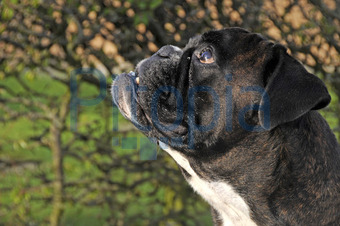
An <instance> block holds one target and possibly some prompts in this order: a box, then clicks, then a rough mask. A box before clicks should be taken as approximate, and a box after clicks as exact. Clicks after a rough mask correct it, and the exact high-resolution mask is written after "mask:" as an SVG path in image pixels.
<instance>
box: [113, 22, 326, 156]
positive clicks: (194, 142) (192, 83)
mask: <svg viewBox="0 0 340 226" xmlns="http://www.w3.org/2000/svg"><path fill="white" fill-rule="evenodd" d="M112 94H113V100H114V102H115V104H116V105H117V106H118V108H119V109H120V111H121V112H122V114H123V115H124V116H125V117H126V118H128V119H129V120H131V121H132V122H133V123H134V124H135V126H136V127H137V128H138V129H140V130H141V131H142V132H143V133H144V134H145V135H146V136H148V137H150V138H154V139H155V140H160V141H162V142H166V143H168V144H169V145H170V146H176V149H178V150H184V151H188V152H189V151H193V150H196V151H197V150H200V149H205V148H209V147H210V146H212V145H214V144H216V143H217V142H219V140H220V139H223V140H224V142H227V143H230V142H237V141H238V140H241V139H242V137H244V136H246V135H247V134H248V133H250V132H258V133H260V132H262V131H266V130H272V129H274V128H276V127H278V126H280V125H281V124H284V123H287V122H290V121H294V120H296V119H298V118H299V117H301V116H302V115H304V114H306V113H307V112H309V111H310V110H316V109H320V108H323V107H325V106H327V105H328V103H329V102H330V96H329V94H328V91H327V89H326V87H325V85H324V84H323V82H322V81H321V80H320V79H319V78H317V77H316V76H314V75H312V74H310V73H308V72H307V71H306V70H305V68H304V67H303V66H302V65H301V64H300V63H299V62H298V61H297V60H295V59H294V58H292V57H291V56H289V55H288V54H287V53H286V48H285V47H283V46H282V45H280V44H274V43H272V42H270V41H268V40H267V39H265V38H264V37H262V36H261V35H258V34H254V33H250V32H248V31H246V30H244V29H241V28H228V29H224V30H218V31H210V32H207V33H204V34H203V35H200V36H197V37H194V38H192V39H191V40H190V41H189V42H188V44H187V45H186V46H185V48H183V49H180V48H178V47H176V46H171V45H167V46H164V47H162V48H161V49H159V51H158V52H156V53H155V54H154V55H152V56H151V57H150V58H147V59H144V60H142V61H141V62H140V63H139V64H138V65H137V67H136V70H135V71H134V72H130V73H124V74H121V75H119V76H118V77H117V78H116V79H115V81H114V82H113V86H112Z"/></svg>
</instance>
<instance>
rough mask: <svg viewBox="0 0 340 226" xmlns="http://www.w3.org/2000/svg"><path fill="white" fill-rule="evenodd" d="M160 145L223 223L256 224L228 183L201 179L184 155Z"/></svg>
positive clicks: (162, 144) (240, 198) (242, 201)
mask: <svg viewBox="0 0 340 226" xmlns="http://www.w3.org/2000/svg"><path fill="white" fill-rule="evenodd" d="M160 147H161V148H162V149H163V150H164V151H166V152H167V153H169V154H170V156H171V157H172V158H173V159H174V160H175V161H176V162H177V164H179V165H180V166H181V167H182V168H183V169H185V170H186V171H187V172H188V173H189V174H190V175H191V177H190V178H189V179H188V182H189V184H190V185H191V186H192V187H193V189H194V190H195V191H196V192H197V193H198V194H200V195H201V196H202V197H203V198H204V199H205V200H206V201H207V202H208V203H209V204H210V205H211V206H212V207H214V209H215V210H217V211H218V213H219V214H220V216H221V218H222V221H223V225H237V226H239V225H256V224H255V223H254V222H253V221H252V220H251V218H250V214H249V212H250V211H249V207H248V205H247V204H246V202H245V201H244V200H243V199H242V197H241V196H240V195H239V194H237V193H236V192H235V190H234V189H233V187H232V186H231V185H230V184H228V183H226V182H209V181H206V180H203V179H202V178H200V177H199V176H198V175H197V174H196V173H195V171H194V170H193V169H192V168H191V166H190V163H189V161H188V160H187V159H186V158H185V157H184V155H182V154H181V153H179V152H178V151H176V150H174V149H172V148H170V147H169V146H167V145H166V144H164V143H162V142H160Z"/></svg>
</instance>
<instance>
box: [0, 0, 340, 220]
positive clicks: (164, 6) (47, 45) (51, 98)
mask: <svg viewBox="0 0 340 226" xmlns="http://www.w3.org/2000/svg"><path fill="white" fill-rule="evenodd" d="M339 10H340V3H339V1H334V0H311V1H309V2H307V1H303V0H299V1H293V0H285V1H269V0H266V1H241V0H224V1H221V0H214V1H208V0H200V1H198V0H186V1H179V0H175V1H162V0H148V1H136V0H127V1H118V0H103V1H92V0H88V1H83V0H72V1H69V0H56V1H53V0H46V1H41V0H34V1H28V0H4V1H2V2H1V3H0V12H1V21H0V49H1V51H0V124H1V128H2V129H1V130H0V169H1V177H0V194H1V196H0V203H1V205H0V224H5V225H26V224H32V225H38V224H39V225H40V224H43V225H44V224H51V225H167V224H171V225H187V224H188V225H209V224H211V220H210V216H209V207H208V205H207V204H206V203H204V202H203V201H202V200H201V199H200V198H199V197H198V196H197V195H196V194H194V193H193V192H192V190H191V189H190V188H189V186H188V185H187V184H186V183H185V182H184V180H183V179H182V176H181V175H180V172H179V171H178V169H177V167H176V165H175V164H174V162H173V161H172V160H171V159H170V158H169V157H168V156H167V155H165V154H163V152H160V151H159V150H158V157H157V161H141V160H140V159H139V150H140V149H143V148H142V145H141V144H142V142H143V139H145V138H144V137H143V136H142V135H140V134H139V133H138V132H137V131H136V130H135V129H134V128H133V126H132V125H131V124H130V123H128V122H127V121H125V120H124V119H123V118H122V117H121V116H119V120H118V121H119V123H118V124H119V131H115V130H113V128H114V125H115V121H114V117H113V116H115V115H117V109H116V108H113V107H112V103H111V100H110V96H109V95H107V96H106V98H105V100H103V101H101V102H100V103H98V104H97V105H95V106H91V107H80V108H79V109H78V115H77V125H78V127H77V131H72V130H71V128H70V107H69V106H70V96H71V90H70V86H69V83H70V75H71V72H72V71H73V70H74V69H77V68H88V67H91V68H97V69H98V70H100V71H101V72H102V73H103V74H104V75H105V76H106V79H107V84H110V82H111V80H112V78H111V76H110V75H111V74H115V73H121V72H123V71H129V70H132V69H133V65H135V64H136V63H137V62H138V61H139V60H141V59H143V58H145V57H147V56H149V55H151V54H152V53H154V52H155V51H157V50H158V48H159V47H161V46H163V45H165V44H174V45H177V46H180V47H184V45H185V44H186V43H187V41H188V39H189V38H191V37H192V36H194V35H195V34H198V33H202V32H204V31H206V30H210V29H214V28H215V29H220V28H222V27H230V26H241V27H244V28H247V29H249V30H252V31H254V32H260V33H262V34H264V35H265V36H267V37H269V38H270V39H272V40H274V41H276V42H281V43H283V44H284V45H286V46H287V47H288V48H289V50H290V52H291V53H292V54H293V55H294V56H295V57H297V58H298V59H300V60H301V61H302V62H303V63H304V64H305V65H306V66H307V67H308V69H309V70H311V71H313V72H314V73H315V74H317V75H318V76H320V77H321V78H322V79H323V80H324V81H325V82H326V83H327V85H328V87H329V88H330V90H331V94H332V97H333V102H332V104H331V105H330V107H328V108H326V109H325V110H324V111H323V114H324V115H325V116H326V118H327V120H328V121H329V122H330V124H331V126H332V128H333V129H334V131H335V132H337V135H338V134H339V128H340V121H339V117H338V115H339V113H340V105H339V97H340V76H339V74H340V69H339V68H340V67H339V66H340V58H339V55H340V54H339V53H340V37H339V34H340V18H339V15H340V11H339ZM77 79H78V96H79V97H80V98H84V99H89V98H95V97H96V96H97V95H98V94H99V90H98V86H99V82H98V80H97V79H96V78H95V77H94V76H91V75H88V74H82V75H81V76H78V78H77ZM338 136H339V135H338ZM134 137H135V138H137V139H135V140H134V142H135V143H133V142H132V143H131V141H132V140H133V139H132V140H131V139H128V138H134ZM117 141H118V143H117ZM124 142H125V143H124ZM124 144H126V145H124ZM131 144H133V145H132V146H131ZM129 145H130V146H129ZM135 147H136V148H135Z"/></svg>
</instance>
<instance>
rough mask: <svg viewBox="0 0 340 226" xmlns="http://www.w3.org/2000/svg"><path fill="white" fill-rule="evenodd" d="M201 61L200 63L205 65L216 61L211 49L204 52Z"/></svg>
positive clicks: (200, 57)
mask: <svg viewBox="0 0 340 226" xmlns="http://www.w3.org/2000/svg"><path fill="white" fill-rule="evenodd" d="M199 59H200V62H201V63H204V64H211V63H213V62H214V61H215V60H214V57H213V56H212V52H211V50H210V49H207V50H203V51H202V52H201V54H200V56H199Z"/></svg>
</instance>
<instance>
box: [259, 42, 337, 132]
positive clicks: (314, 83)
mask: <svg viewBox="0 0 340 226" xmlns="http://www.w3.org/2000/svg"><path fill="white" fill-rule="evenodd" d="M264 71H265V72H264V85H265V93H264V95H263V96H262V100H261V103H260V106H263V105H266V104H267V107H269V109H270V114H268V115H265V114H264V113H263V112H261V111H259V119H260V124H261V126H262V127H263V128H265V129H272V128H274V127H276V126H278V125H280V124H283V123H286V122H290V121H293V120H295V119H297V118H299V117H300V116H302V115H304V114H305V113H307V112H308V111H310V110H317V109H321V108H324V107H326V106H327V105H328V104H329V102H330V101H331V97H330V95H329V93H328V91H327V88H326V86H325V84H324V83H323V82H322V81H321V80H320V79H319V78H318V77H316V76H315V75H313V74H310V73H308V72H307V71H306V69H305V68H304V67H303V66H302V64H301V63H299V62H298V61H297V60H295V59H294V58H293V57H291V56H290V55H288V54H287V49H286V48H285V47H284V46H282V45H280V44H276V45H273V47H272V57H271V58H270V60H269V61H268V62H267V64H266V66H265V70H264ZM267 113H269V112H268V111H267ZM269 116H270V117H269ZM269 123H270V124H269Z"/></svg>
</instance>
